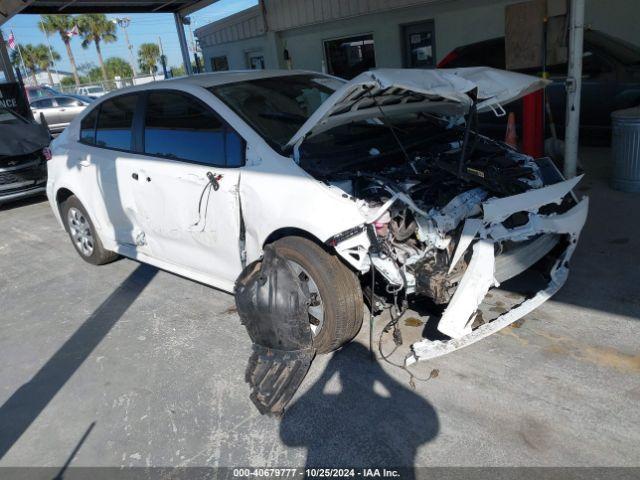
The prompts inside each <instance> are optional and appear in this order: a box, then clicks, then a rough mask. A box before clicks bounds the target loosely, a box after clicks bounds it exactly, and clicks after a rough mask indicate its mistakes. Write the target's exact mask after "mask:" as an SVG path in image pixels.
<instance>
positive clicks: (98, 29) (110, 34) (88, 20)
mask: <svg viewBox="0 0 640 480" xmlns="http://www.w3.org/2000/svg"><path fill="white" fill-rule="evenodd" d="M78 27H79V28H80V34H81V35H82V38H83V40H82V48H88V47H89V45H90V44H91V43H92V42H93V44H94V45H95V46H96V52H97V53H98V63H99V64H100V69H101V70H102V78H103V79H104V81H105V82H106V81H108V80H109V78H108V76H107V70H106V68H105V67H104V61H103V60H102V51H101V50H100V42H104V43H111V42H115V41H116V40H117V39H118V37H116V26H115V25H114V23H113V22H111V21H110V20H109V19H108V18H107V16H106V15H105V14H103V13H88V14H85V15H80V16H79V17H78Z"/></svg>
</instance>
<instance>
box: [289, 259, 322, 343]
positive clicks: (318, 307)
mask: <svg viewBox="0 0 640 480" xmlns="http://www.w3.org/2000/svg"><path fill="white" fill-rule="evenodd" d="M289 265H290V266H291V268H292V269H293V271H294V273H295V274H296V276H297V277H298V279H299V280H300V282H301V283H302V284H303V285H304V287H305V288H307V289H308V291H309V298H310V300H311V301H310V303H309V324H310V326H311V333H312V334H313V336H314V337H315V336H316V335H318V333H320V330H321V329H322V326H323V325H324V303H323V302H322V297H321V296H320V289H319V288H318V285H316V282H314V281H313V278H311V276H310V275H309V274H308V273H307V271H306V270H305V269H304V268H302V265H300V264H298V263H296V262H294V261H293V260H289Z"/></svg>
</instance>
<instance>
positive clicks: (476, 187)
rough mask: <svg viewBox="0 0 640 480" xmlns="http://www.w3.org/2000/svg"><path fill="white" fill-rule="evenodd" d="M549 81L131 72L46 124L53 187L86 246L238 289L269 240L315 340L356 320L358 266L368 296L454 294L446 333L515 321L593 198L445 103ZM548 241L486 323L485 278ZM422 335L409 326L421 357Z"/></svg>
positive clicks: (408, 74)
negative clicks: (577, 196)
mask: <svg viewBox="0 0 640 480" xmlns="http://www.w3.org/2000/svg"><path fill="white" fill-rule="evenodd" d="M544 84H545V82H544V81H543V80H541V79H539V78H535V77H530V76H527V75H521V74H517V73H513V72H505V71H497V70H492V69H485V68H478V69H463V70H459V71H455V72H443V71H439V70H376V71H371V72H365V73H363V74H361V75H359V76H358V77H356V78H355V79H353V80H351V81H350V82H348V83H347V82H344V81H342V80H339V79H337V78H335V77H330V76H327V75H323V74H320V73H315V72H305V71H248V72H225V73H214V74H204V75H197V76H192V77H186V78H180V79H173V80H168V81H165V82H162V83H153V84H147V85H140V86H135V87H130V88H126V89H123V90H118V91H117V92H112V93H110V94H109V95H106V96H104V97H102V98H101V99H100V100H98V101H96V102H95V103H94V104H93V105H91V107H89V108H87V110H86V111H85V112H83V113H82V114H80V115H79V116H78V117H77V118H76V119H74V120H73V121H72V122H71V124H70V125H69V127H68V128H67V129H66V130H65V131H64V132H63V133H62V134H61V135H60V136H59V137H58V138H57V139H55V140H54V141H53V144H52V150H53V158H52V160H51V161H50V162H48V171H49V181H48V184H47V194H48V197H49V201H50V202H51V206H52V209H53V212H54V214H55V216H56V217H57V219H58V220H59V221H60V224H61V225H62V226H64V228H65V229H66V230H67V231H68V233H69V236H70V239H71V241H72V243H73V245H74V247H75V249H76V250H77V252H78V254H79V255H80V256H81V257H82V258H83V259H84V260H86V261H87V262H90V263H93V264H98V265H99V264H104V263H107V262H110V261H113V260H115V259H116V258H117V257H118V255H124V256H126V257H130V258H135V259H136V260H138V261H141V262H145V263H149V264H151V265H155V266H157V267H160V268H163V269H166V270H168V271H171V272H174V273H177V274H179V275H182V276H185V277H188V278H191V279H193V280H196V281H199V282H202V283H205V284H208V285H211V286H214V287H217V288H220V289H222V290H226V291H228V292H232V291H233V290H234V285H235V283H236V279H237V278H238V276H239V275H240V273H241V272H242V271H243V269H245V268H248V267H250V266H251V265H252V264H256V262H260V259H261V257H262V255H263V251H264V249H265V248H266V246H270V247H271V248H273V249H275V251H276V253H277V255H279V256H281V257H283V258H285V259H286V261H287V262H288V263H287V264H288V265H289V267H288V268H291V269H292V271H294V272H295V278H297V279H298V281H299V282H300V283H301V285H302V286H303V289H304V290H305V291H306V292H308V294H309V296H310V298H311V300H310V303H309V305H308V324H307V325H306V327H307V328H309V329H311V331H312V333H313V335H314V345H315V348H317V350H318V351H319V352H328V351H331V350H334V349H336V348H338V347H340V346H341V345H343V344H344V343H345V342H348V341H349V340H351V339H352V338H353V336H354V335H355V334H356V333H357V332H358V330H359V329H360V326H361V324H362V317H363V301H364V299H363V292H362V287H361V285H363V284H364V285H367V286H369V285H371V284H373V285H374V290H375V292H370V295H371V294H374V295H375V296H374V297H372V298H375V302H374V305H379V304H388V305H393V304H394V303H395V304H396V305H397V306H398V308H400V309H402V308H403V307H402V305H403V299H405V298H429V299H431V300H432V301H434V302H436V303H438V304H442V305H448V307H447V308H446V309H445V310H444V314H443V316H442V318H441V319H440V321H439V324H438V329H439V330H440V331H441V332H442V333H443V334H445V335H447V336H449V337H450V338H452V339H455V342H457V343H455V342H454V343H451V342H450V343H446V344H445V345H446V346H445V347H444V350H445V351H446V349H452V348H456V345H465V344H469V343H473V342H474V341H476V340H477V339H479V338H482V337H483V336H486V335H488V334H489V333H492V332H493V331H496V329H499V328H502V327H504V326H506V325H508V324H509V323H511V322H513V321H515V320H516V319H517V318H520V317H521V316H522V315H524V314H525V313H526V312H528V311H530V310H531V309H532V308H535V307H536V306H537V305H539V304H540V303H542V301H544V300H545V299H546V298H548V297H549V296H550V295H552V294H553V293H555V291H556V290H557V289H558V288H560V286H561V285H562V284H563V282H564V280H565V279H566V275H567V271H568V270H567V262H568V260H569V258H570V257H571V254H572V252H573V250H574V248H575V246H576V242H577V238H578V235H579V233H580V231H581V228H582V226H583V223H584V220H585V218H586V212H587V201H586V200H583V201H581V202H580V203H577V202H576V201H575V200H574V199H573V196H572V195H571V190H572V188H573V187H574V186H575V185H576V184H577V182H578V181H579V178H576V179H571V180H567V181H565V180H563V179H562V177H561V175H560V174H559V173H558V172H557V170H555V169H554V168H553V165H552V164H551V165H550V164H549V162H548V161H545V160H538V161H537V160H534V159H532V158H531V157H528V156H526V155H522V154H520V153H518V152H517V151H515V150H513V149H511V148H510V147H508V146H506V145H504V144H502V143H499V142H495V141H493V140H490V139H488V138H486V137H483V136H481V135H478V134H476V133H474V132H473V131H472V129H471V127H470V126H464V125H461V124H460V122H458V121H456V118H457V119H459V120H460V119H463V115H464V114H465V113H467V112H468V111H470V109H472V108H477V109H478V111H480V112H485V111H489V110H491V108H493V107H494V106H495V105H496V104H498V103H500V104H505V103H508V102H510V101H512V100H514V99H516V98H519V97H520V96H522V95H524V94H526V93H528V92H531V91H534V90H536V89H539V88H542V86H543V85H544ZM476 88H477V89H479V92H478V98H479V103H477V104H475V103H474V100H473V99H472V97H471V96H470V95H467V92H471V91H474V90H475V89H476ZM543 257H547V258H548V259H549V260H550V268H549V270H548V271H547V272H546V273H547V278H548V279H549V282H550V283H549V285H548V286H547V287H546V288H545V289H544V290H543V291H542V293H540V294H539V295H536V296H533V297H531V298H530V299H529V300H527V301H525V302H524V303H522V305H520V306H519V307H516V308H515V309H514V310H511V311H510V312H509V314H507V315H503V316H497V318H496V319H495V322H496V323H493V322H490V320H491V319H488V318H485V319H484V321H485V322H486V324H484V325H483V326H481V325H482V322H481V321H479V319H478V318H476V311H477V308H478V305H479V302H480V301H482V299H483V298H484V297H485V295H486V294H487V292H488V290H489V289H490V288H492V287H493V286H495V285H496V284H497V282H498V281H500V282H501V281H505V280H506V279H509V278H511V277H513V276H515V275H517V274H519V273H521V272H522V271H524V270H526V269H528V268H530V267H531V266H532V265H533V264H536V263H537V262H538V261H539V260H540V259H541V258H543ZM372 269H373V273H372ZM249 270H250V269H249ZM254 270H255V269H254ZM245 271H246V270H245ZM371 275H373V276H374V277H375V278H374V280H371ZM263 283H264V282H263ZM274 288H276V291H274V292H271V294H270V295H272V296H274V297H273V298H276V297H278V296H279V297H281V298H288V297H286V295H288V293H286V292H278V291H277V286H275V285H274ZM264 298H266V297H264ZM394 300H395V302H394ZM256 308H257V309H258V310H259V307H256ZM305 308H306V307H305ZM373 308H377V307H375V306H374V307H373ZM425 342H427V341H426V340H425ZM440 344H442V342H440ZM434 348H435V347H434V345H432V344H428V343H420V344H416V345H414V355H415V356H416V358H429V356H434V355H435V353H434V352H436V351H439V350H437V349H436V350H434ZM441 350H442V348H441Z"/></svg>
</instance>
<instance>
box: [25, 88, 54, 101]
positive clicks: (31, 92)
mask: <svg viewBox="0 0 640 480" xmlns="http://www.w3.org/2000/svg"><path fill="white" fill-rule="evenodd" d="M24 90H25V92H26V93H27V99H28V100H29V102H32V101H34V100H37V99H39V98H43V97H54V96H56V95H61V93H60V92H58V91H57V90H55V89H53V88H51V87H47V86H42V85H41V86H38V87H25V88H24Z"/></svg>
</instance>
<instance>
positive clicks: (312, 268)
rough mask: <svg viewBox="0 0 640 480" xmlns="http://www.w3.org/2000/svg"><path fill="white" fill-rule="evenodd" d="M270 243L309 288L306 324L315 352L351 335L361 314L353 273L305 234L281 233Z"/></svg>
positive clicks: (359, 293)
mask: <svg viewBox="0 0 640 480" xmlns="http://www.w3.org/2000/svg"><path fill="white" fill-rule="evenodd" d="M273 246H274V248H275V249H276V252H277V253H278V254H279V255H281V256H282V257H283V258H285V259H287V260H288V261H289V264H290V265H291V267H292V269H293V271H294V272H295V274H296V275H297V277H298V279H299V280H300V281H301V282H302V283H303V284H304V285H305V286H306V288H307V289H308V291H309V295H310V297H311V305H310V306H309V324H310V327H311V331H312V333H313V343H314V345H315V347H316V349H317V350H318V353H328V352H331V351H333V350H336V349H338V348H340V347H341V346H342V345H344V344H345V343H347V342H349V341H350V340H351V339H352V338H353V337H355V336H356V334H357V333H358V332H359V331H360V328H361V327H362V317H363V315H364V311H363V303H362V290H361V288H360V282H359V281H358V278H357V277H356V275H355V274H354V273H353V272H352V271H351V270H349V269H348V268H347V267H346V266H345V265H343V264H342V262H340V260H339V259H338V258H336V257H335V256H333V255H330V254H329V253H327V252H325V251H324V250H323V249H322V248H321V247H320V246H318V245H317V244H316V243H314V242H312V241H311V240H308V239H306V238H302V237H285V238H282V239H280V240H278V241H277V242H275V243H274V244H273Z"/></svg>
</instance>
